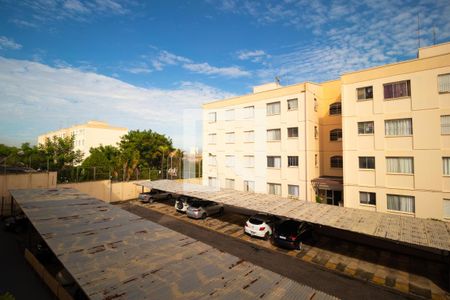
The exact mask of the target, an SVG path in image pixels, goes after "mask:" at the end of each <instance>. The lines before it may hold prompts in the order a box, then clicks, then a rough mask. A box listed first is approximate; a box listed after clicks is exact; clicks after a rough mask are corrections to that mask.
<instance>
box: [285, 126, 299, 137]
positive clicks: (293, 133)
mask: <svg viewBox="0 0 450 300" xmlns="http://www.w3.org/2000/svg"><path fill="white" fill-rule="evenodd" d="M287 134H288V138H298V127H290V128H288V129H287Z"/></svg>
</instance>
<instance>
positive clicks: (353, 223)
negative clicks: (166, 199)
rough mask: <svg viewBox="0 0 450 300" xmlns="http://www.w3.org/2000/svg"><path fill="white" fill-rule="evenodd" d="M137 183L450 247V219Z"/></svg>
mask: <svg viewBox="0 0 450 300" xmlns="http://www.w3.org/2000/svg"><path fill="white" fill-rule="evenodd" d="M137 184H138V185H141V186H145V187H148V188H156V189H159V190H164V191H170V192H172V193H178V194H185V195H190V196H193V197H197V198H202V199H206V200H212V201H217V202H221V203H223V204H227V205H233V206H238V207H242V208H246V209H251V210H254V211H260V212H265V213H269V214H274V215H279V216H285V217H289V218H293V219H297V220H303V221H308V222H311V223H315V224H319V225H324V226H330V227H334V228H337V229H342V230H347V231H351V232H355V233H360V234H365V235H369V236H373V237H377V238H383V239H387V240H391V241H394V242H401V243H404V244H408V245H410V246H413V247H415V246H417V247H425V248H428V249H430V250H444V251H450V222H442V221H438V220H429V219H420V218H413V217H408V216H401V215H394V214H387V213H379V212H372V211H366V210H360V209H354V208H347V207H338V206H332V205H325V204H319V203H314V202H304V201H299V200H293V199H288V198H283V197H280V196H275V195H267V194H258V193H248V192H242V191H233V190H229V189H218V188H212V187H207V186H203V185H196V184H187V183H181V182H176V181H170V180H157V181H141V182H139V183H137Z"/></svg>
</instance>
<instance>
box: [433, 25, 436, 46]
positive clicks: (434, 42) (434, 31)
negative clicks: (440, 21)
mask: <svg viewBox="0 0 450 300" xmlns="http://www.w3.org/2000/svg"><path fill="white" fill-rule="evenodd" d="M433 45H436V27H435V26H434V25H433Z"/></svg>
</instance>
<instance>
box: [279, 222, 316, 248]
mask: <svg viewBox="0 0 450 300" xmlns="http://www.w3.org/2000/svg"><path fill="white" fill-rule="evenodd" d="M311 234H312V227H311V225H310V224H309V223H307V222H300V221H294V220H283V221H281V222H280V223H278V224H276V225H275V227H274V230H273V233H272V243H273V244H275V245H277V246H280V247H283V248H288V249H298V250H300V249H301V247H302V242H303V241H304V240H305V239H308V238H310V237H311Z"/></svg>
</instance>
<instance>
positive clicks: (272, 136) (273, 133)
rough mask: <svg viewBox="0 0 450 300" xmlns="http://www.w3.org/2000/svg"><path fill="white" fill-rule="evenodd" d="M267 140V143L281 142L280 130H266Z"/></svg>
mask: <svg viewBox="0 0 450 300" xmlns="http://www.w3.org/2000/svg"><path fill="white" fill-rule="evenodd" d="M267 140H268V141H280V140H281V129H268V130H267Z"/></svg>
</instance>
